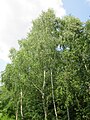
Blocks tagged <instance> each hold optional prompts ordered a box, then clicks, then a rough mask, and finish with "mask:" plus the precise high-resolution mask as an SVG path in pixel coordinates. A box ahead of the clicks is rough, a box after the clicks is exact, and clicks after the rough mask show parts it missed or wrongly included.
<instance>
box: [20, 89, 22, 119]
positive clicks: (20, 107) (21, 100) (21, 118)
mask: <svg viewBox="0 0 90 120" xmlns="http://www.w3.org/2000/svg"><path fill="white" fill-rule="evenodd" d="M20 95H21V98H20V102H21V105H20V109H21V120H23V106H22V89H21V92H20Z"/></svg>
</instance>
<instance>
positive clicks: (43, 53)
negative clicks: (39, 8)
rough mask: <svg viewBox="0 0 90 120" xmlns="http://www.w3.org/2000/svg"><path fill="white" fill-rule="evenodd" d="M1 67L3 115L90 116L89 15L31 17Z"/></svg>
mask: <svg viewBox="0 0 90 120" xmlns="http://www.w3.org/2000/svg"><path fill="white" fill-rule="evenodd" d="M32 24H33V26H32V28H31V29H30V32H28V33H27V37H26V38H25V39H22V40H18V44H19V50H16V49H15V48H11V49H10V53H9V58H10V60H11V63H9V64H7V66H6V68H5V70H4V71H2V73H1V83H2V85H1V86H0V120H90V20H87V21H86V22H81V20H80V19H78V18H76V17H74V16H71V15H69V16H65V17H63V18H59V17H56V16H55V13H54V11H53V10H52V9H48V11H47V12H44V11H43V12H42V14H41V15H40V16H39V17H38V18H37V19H36V20H34V21H32Z"/></svg>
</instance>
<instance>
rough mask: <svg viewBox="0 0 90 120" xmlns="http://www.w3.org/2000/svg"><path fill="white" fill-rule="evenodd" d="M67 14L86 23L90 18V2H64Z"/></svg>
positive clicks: (79, 0)
mask: <svg viewBox="0 0 90 120" xmlns="http://www.w3.org/2000/svg"><path fill="white" fill-rule="evenodd" d="M63 4H64V8H65V10H66V13H67V14H71V15H73V16H75V17H78V18H80V20H81V21H84V22H85V21H86V20H87V19H89V16H90V0H63Z"/></svg>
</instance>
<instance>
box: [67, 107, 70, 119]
mask: <svg viewBox="0 0 90 120" xmlns="http://www.w3.org/2000/svg"><path fill="white" fill-rule="evenodd" d="M67 116H68V120H70V115H69V108H68V106H67Z"/></svg>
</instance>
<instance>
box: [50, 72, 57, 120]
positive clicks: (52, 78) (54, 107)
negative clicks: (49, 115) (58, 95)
mask: <svg viewBox="0 0 90 120" xmlns="http://www.w3.org/2000/svg"><path fill="white" fill-rule="evenodd" d="M51 86H52V98H53V106H54V112H55V116H56V120H58V117H57V110H56V105H55V96H54V91H53V78H52V70H51Z"/></svg>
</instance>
